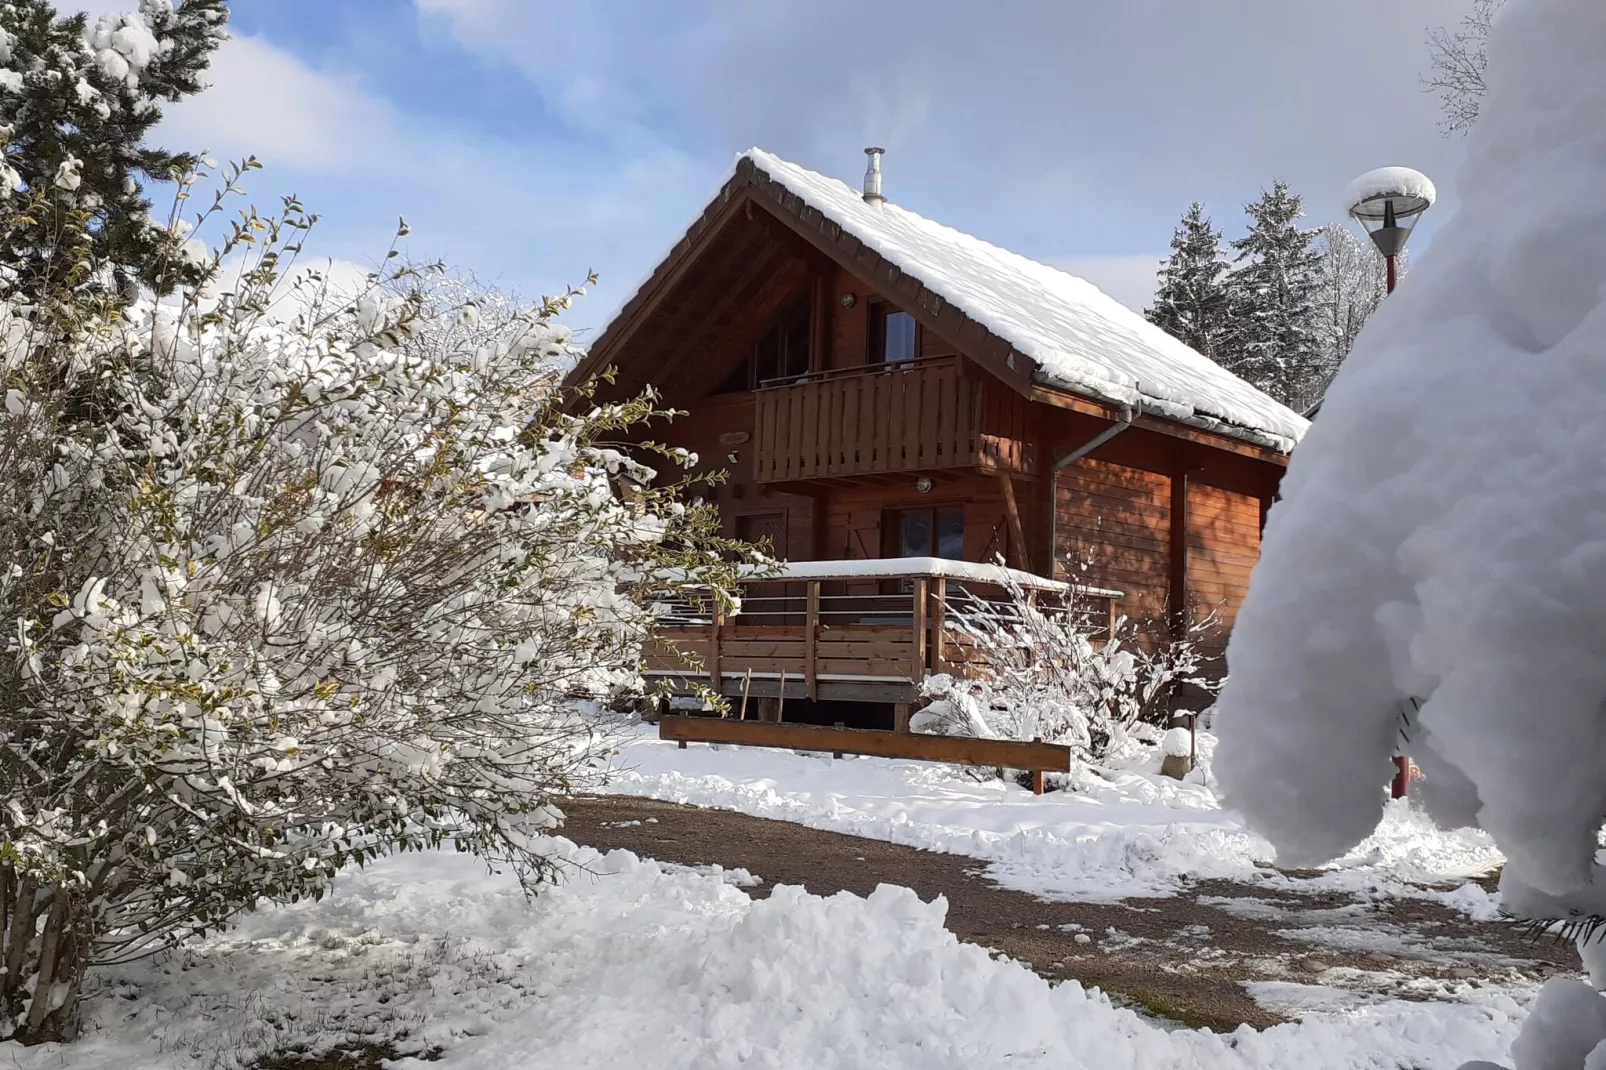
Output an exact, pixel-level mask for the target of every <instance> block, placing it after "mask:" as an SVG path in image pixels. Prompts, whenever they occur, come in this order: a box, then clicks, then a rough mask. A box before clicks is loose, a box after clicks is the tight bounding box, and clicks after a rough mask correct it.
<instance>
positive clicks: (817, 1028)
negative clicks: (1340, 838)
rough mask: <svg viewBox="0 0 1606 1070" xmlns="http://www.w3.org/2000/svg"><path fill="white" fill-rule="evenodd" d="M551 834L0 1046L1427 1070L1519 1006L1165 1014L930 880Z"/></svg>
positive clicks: (439, 862)
mask: <svg viewBox="0 0 1606 1070" xmlns="http://www.w3.org/2000/svg"><path fill="white" fill-rule="evenodd" d="M551 846H552V848H553V849H554V850H555V851H557V852H558V853H559V854H560V855H562V856H563V857H564V858H566V859H567V860H568V862H569V863H570V864H571V866H573V867H576V868H575V870H574V872H575V875H574V877H573V878H572V879H571V880H570V881H568V882H567V883H566V884H564V885H562V886H560V887H557V888H554V889H551V890H549V891H548V892H546V893H544V894H543V895H541V896H540V897H539V898H538V899H536V900H535V901H534V902H533V903H532V902H527V901H526V900H525V899H524V898H523V896H522V895H521V894H520V891H519V888H518V884H517V882H516V881H515V880H514V879H513V878H512V877H511V876H510V875H499V874H487V872H486V871H485V868H484V866H483V865H482V864H481V863H479V862H477V861H475V860H474V859H472V858H469V857H467V856H462V855H453V854H447V853H438V852H425V853H415V854H409V855H402V856H398V857H393V858H387V859H384V860H381V861H380V862H378V863H375V864H373V865H371V866H369V867H368V868H366V869H364V870H361V871H348V872H346V873H343V874H342V875H341V877H340V878H339V879H338V880H337V881H336V883H335V885H334V888H333V891H332V893H331V894H330V895H329V896H328V897H327V898H325V899H324V900H323V901H321V902H316V903H313V902H308V903H303V904H300V905H298V906H294V907H287V908H283V909H278V910H273V911H269V912H265V913H263V914H260V915H257V916H255V917H252V918H250V919H248V920H247V921H246V923H245V924H244V925H242V926H241V927H240V928H239V929H238V930H235V931H234V932H232V933H230V934H227V935H225V936H219V937H212V938H209V939H206V940H201V941H196V942H194V943H193V944H192V945H191V947H190V948H189V949H188V950H187V952H186V955H185V958H184V961H183V962H174V963H171V964H168V965H166V966H163V965H159V964H154V963H138V964H135V965H131V966H128V967H124V968H122V969H120V970H119V971H117V975H116V976H115V978H114V979H113V980H114V983H113V984H112V985H111V986H110V987H109V988H107V989H106V990H104V991H102V992H100V993H99V994H97V995H96V996H94V997H93V998H92V1000H91V1003H90V1008H89V1010H90V1014H91V1023H90V1028H89V1029H88V1030H86V1034H85V1037H84V1039H82V1040H80V1041H77V1042H75V1043H73V1044H71V1045H66V1046H57V1045H44V1046H41V1047H38V1048H19V1047H16V1046H7V1047H6V1049H5V1054H6V1055H7V1056H9V1057H10V1064H14V1065H15V1066H16V1067H17V1068H18V1070H45V1068H47V1067H48V1068H55V1067H61V1066H68V1065H70V1066H72V1067H74V1070H124V1068H126V1067H129V1066H163V1067H172V1068H173V1070H201V1068H202V1067H222V1066H242V1065H251V1064H252V1063H253V1062H254V1061H255V1060H256V1059H257V1058H259V1057H260V1056H261V1055H262V1054H265V1053H268V1052H279V1053H283V1052H285V1051H289V1050H292V1049H293V1048H298V1049H300V1050H304V1051H306V1052H309V1053H322V1052H326V1051H328V1050H329V1048H330V1047H331V1046H332V1045H333V1044H335V1043H337V1042H350V1041H352V1040H362V1041H366V1042H369V1043H384V1044H390V1045H392V1046H393V1047H394V1048H396V1049H397V1050H399V1051H401V1052H403V1053H404V1057H403V1058H401V1059H399V1060H396V1061H394V1062H392V1063H388V1064H387V1065H391V1066H395V1067H396V1068H397V1070H426V1068H439V1070H454V1068H459V1067H463V1068H467V1067H473V1068H481V1067H497V1068H500V1070H537V1068H540V1070H546V1068H548V1067H563V1068H564V1070H602V1068H608V1070H613V1068H615V1067H621V1066H630V1067H639V1068H640V1070H692V1068H697V1070H702V1068H721V1067H730V1068H734V1067H768V1068H775V1070H780V1068H783V1067H808V1068H810V1070H860V1068H868V1067H875V1068H876V1070H962V1068H963V1070H969V1068H973V1067H993V1066H1009V1067H1019V1068H1021V1070H1138V1068H1142V1070H1149V1068H1153V1067H1189V1068H1191V1070H1253V1068H1263V1067H1285V1066H1286V1067H1293V1066H1298V1067H1302V1068H1308V1070H1351V1068H1354V1070H1361V1068H1373V1067H1377V1066H1381V1065H1383V1062H1380V1061H1379V1059H1380V1053H1386V1055H1387V1061H1388V1065H1395V1063H1396V1061H1398V1064H1399V1065H1409V1066H1414V1067H1420V1068H1422V1070H1449V1068H1451V1067H1453V1066H1455V1065H1457V1064H1458V1063H1459V1062H1461V1061H1462V1060H1465V1059H1468V1058H1489V1057H1494V1056H1498V1055H1500V1054H1501V1053H1502V1052H1503V1051H1504V1049H1505V1048H1506V1046H1507V1045H1508V1044H1509V1043H1510V1040H1511V1037H1512V1036H1513V1035H1514V1034H1515V1032H1516V1024H1515V1023H1516V1021H1517V1020H1518V1019H1519V1018H1520V1016H1521V1014H1522V1008H1521V1007H1520V1006H1519V1005H1518V1004H1517V1003H1516V1002H1515V1001H1513V1000H1512V999H1511V998H1510V997H1508V996H1504V995H1498V994H1479V995H1475V996H1474V997H1473V998H1472V1001H1471V1002H1468V1003H1455V1004H1427V1003H1417V1002H1410V1003H1407V1002H1384V1003H1379V1004H1376V1005H1371V1006H1365V1007H1355V1008H1342V1009H1336V1010H1335V1012H1333V1013H1330V1014H1329V1013H1324V1012H1323V1011H1321V1010H1320V1009H1318V1010H1316V1011H1314V1012H1312V1013H1311V1014H1310V1015H1309V1016H1307V1018H1306V1020H1304V1021H1301V1022H1299V1023H1297V1024H1291V1025H1283V1026H1278V1027H1275V1028H1273V1029H1269V1030H1266V1031H1264V1032H1255V1031H1253V1030H1250V1029H1247V1028H1245V1029H1240V1030H1238V1031H1237V1032H1236V1033H1233V1034H1217V1033H1210V1032H1205V1031H1195V1030H1189V1029H1178V1028H1168V1027H1167V1026H1166V1025H1163V1024H1160V1023H1156V1022H1153V1021H1151V1020H1148V1019H1145V1018H1142V1017H1140V1016H1139V1015H1137V1014H1135V1013H1133V1012H1132V1011H1130V1010H1125V1009H1122V1008H1119V1007H1116V1006H1114V1005H1112V1003H1111V1001H1110V1000H1109V999H1108V998H1107V997H1106V996H1105V995H1104V994H1102V993H1100V992H1098V991H1096V990H1091V991H1090V990H1086V989H1083V988H1082V987H1081V986H1080V985H1078V984H1076V983H1074V982H1067V983H1064V984H1057V985H1051V984H1049V983H1048V982H1047V981H1045V980H1044V979H1042V978H1040V977H1038V976H1036V975H1035V974H1033V973H1032V972H1031V971H1030V970H1028V969H1026V968H1025V967H1024V966H1022V965H1020V964H1018V963H1015V962H1013V961H1009V960H1006V959H995V958H993V957H992V956H991V955H990V954H989V953H988V952H987V950H986V949H984V948H981V947H978V946H975V945H971V944H962V943H960V942H959V941H958V940H957V939H956V938H955V937H954V935H953V934H952V933H950V932H948V931H947V930H946V929H945V928H944V927H943V920H944V916H945V913H946V904H945V903H944V902H943V901H942V900H940V899H939V900H936V901H934V902H930V903H924V902H921V901H920V900H919V899H918V898H917V897H916V896H915V895H914V893H913V892H911V891H909V890H908V889H905V888H896V887H892V886H888V885H883V886H881V887H879V888H878V889H876V891H875V892H874V893H872V894H871V895H870V896H869V897H867V898H859V897H857V896H853V895H849V894H847V893H842V894H839V895H836V896H833V897H831V898H821V897H819V896H814V895H810V894H808V893H807V892H805V891H803V890H801V889H798V888H790V887H784V886H783V887H778V888H776V889H775V890H774V893H773V894H772V895H771V896H770V898H768V899H764V900H757V901H752V900H749V899H748V897H747V896H746V895H744V894H743V893H741V892H739V891H736V890H735V889H733V888H731V887H730V886H729V885H728V884H726V883H725V882H724V881H723V880H722V879H721V878H720V876H719V875H717V874H709V875H701V874H696V873H690V872H686V871H683V870H676V869H673V868H668V867H663V866H660V865H659V864H657V863H655V862H651V861H647V860H643V859H639V858H637V857H636V856H635V855H632V854H629V853H628V852H624V851H614V852H610V853H608V854H606V855H600V854H598V853H597V852H595V851H591V850H589V849H586V848H579V847H576V846H574V845H573V844H569V843H568V842H567V841H563V840H555V841H553V842H552V844H551ZM426 1055H433V1056H438V1059H437V1060H436V1061H424V1059H423V1056H426ZM406 1056H411V1057H406ZM10 1064H8V1065H10Z"/></svg>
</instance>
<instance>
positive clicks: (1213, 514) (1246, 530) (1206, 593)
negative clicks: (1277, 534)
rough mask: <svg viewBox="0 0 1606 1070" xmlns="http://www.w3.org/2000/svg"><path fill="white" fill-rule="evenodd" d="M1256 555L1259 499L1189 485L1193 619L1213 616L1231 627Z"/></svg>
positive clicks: (1191, 607) (1190, 596)
mask: <svg viewBox="0 0 1606 1070" xmlns="http://www.w3.org/2000/svg"><path fill="white" fill-rule="evenodd" d="M1259 556H1260V500H1259V499H1258V498H1252V497H1250V496H1249V495H1247V494H1237V493H1234V492H1233V491H1230V490H1222V489H1220V488H1219V487H1212V486H1207V485H1205V484H1202V483H1198V482H1191V483H1190V484H1189V486H1188V600H1189V602H1191V603H1192V604H1191V606H1190V607H1189V608H1190V611H1191V612H1192V613H1193V614H1194V616H1195V617H1199V616H1202V615H1203V614H1207V613H1210V612H1215V613H1216V614H1217V615H1218V616H1219V617H1220V618H1221V622H1222V623H1223V624H1225V625H1227V626H1229V627H1230V626H1231V625H1232V623H1233V621H1234V620H1236V619H1237V616H1238V606H1239V605H1240V604H1242V602H1243V600H1244V595H1246V594H1248V593H1249V573H1250V570H1252V569H1253V568H1254V567H1255V562H1256V560H1258V559H1259Z"/></svg>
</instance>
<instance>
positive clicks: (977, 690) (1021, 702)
mask: <svg viewBox="0 0 1606 1070" xmlns="http://www.w3.org/2000/svg"><path fill="white" fill-rule="evenodd" d="M1000 589H1001V591H1002V598H998V599H992V598H981V597H975V596H973V595H970V594H968V593H966V592H965V591H964V589H963V586H962V585H953V587H951V588H950V591H951V593H950V595H949V597H948V599H947V606H946V609H945V614H946V619H947V622H948V625H949V627H951V628H952V629H953V630H954V631H956V632H957V633H959V635H960V636H962V637H963V639H964V640H965V641H966V642H967V643H968V644H969V645H971V646H973V647H974V649H975V652H976V654H977V655H979V656H980V657H981V658H982V659H984V660H985V661H986V663H987V666H988V671H987V673H986V675H985V676H982V677H980V678H977V679H972V680H956V679H954V678H953V677H952V676H949V675H947V674H942V675H938V676H932V677H928V678H927V679H926V680H925V681H924V682H923V684H922V685H921V694H922V697H924V698H926V699H927V700H929V701H928V704H927V705H926V706H925V707H924V708H923V709H922V710H920V711H919V712H918V713H916V714H915V716H914V717H913V718H911V720H910V728H911V729H912V730H914V731H917V732H929V733H933V734H938V735H959V736H978V737H981V738H984V739H1022V740H1024V739H1042V740H1045V741H1047V742H1051V743H1063V744H1066V745H1067V746H1069V747H1071V749H1072V750H1073V751H1074V752H1075V753H1076V755H1077V756H1078V757H1079V758H1080V759H1081V760H1083V761H1087V762H1098V761H1100V760H1102V759H1103V758H1104V757H1105V756H1106V755H1108V754H1109V753H1110V751H1111V749H1112V748H1114V747H1117V746H1119V745H1120V744H1121V743H1122V742H1123V741H1124V740H1125V738H1126V735H1127V732H1128V731H1129V730H1130V729H1131V728H1132V726H1133V725H1135V724H1138V723H1139V722H1144V721H1147V722H1150V723H1159V722H1160V721H1162V720H1164V719H1165V718H1164V716H1163V715H1164V712H1165V704H1166V701H1167V699H1169V698H1170V696H1171V694H1172V692H1173V690H1174V689H1175V687H1176V686H1177V685H1179V684H1195V685H1198V686H1200V687H1201V688H1204V689H1205V690H1207V691H1213V690H1214V689H1215V685H1214V684H1213V683H1212V682H1211V681H1209V680H1208V679H1206V678H1205V676H1204V657H1203V655H1202V654H1201V651H1200V646H1199V642H1198V640H1199V639H1201V638H1202V637H1203V635H1204V633H1206V632H1208V631H1209V630H1211V629H1212V628H1213V627H1214V621H1213V620H1206V621H1203V622H1201V623H1199V624H1198V625H1196V626H1195V627H1194V628H1193V629H1192V630H1190V632H1189V634H1188V636H1186V637H1185V638H1183V639H1181V640H1178V641H1169V642H1168V641H1159V642H1153V641H1151V642H1148V643H1145V644H1142V645H1140V644H1139V643H1138V642H1137V638H1138V637H1137V634H1136V629H1135V628H1133V627H1131V626H1129V625H1128V624H1127V622H1126V621H1125V620H1122V621H1120V622H1118V623H1117V624H1116V626H1115V632H1114V634H1113V635H1105V634H1104V633H1105V632H1106V631H1107V630H1108V629H1107V627H1106V625H1105V621H1106V620H1107V617H1106V616H1105V613H1104V605H1103V603H1102V602H1099V601H1097V600H1095V599H1093V598H1091V597H1089V596H1088V595H1086V594H1085V593H1083V592H1080V591H1078V590H1077V589H1076V588H1070V589H1068V590H1067V591H1066V592H1065V593H1064V594H1063V595H1059V594H1056V593H1050V594H1046V595H1045V594H1044V593H1043V592H1034V591H1028V590H1026V589H1024V588H1023V587H1021V585H1020V584H1019V583H1018V582H1017V581H1016V580H1015V579H1014V577H1013V576H1011V575H1009V574H1008V573H1007V572H1005V573H1004V574H1003V579H1002V580H1001V581H1000Z"/></svg>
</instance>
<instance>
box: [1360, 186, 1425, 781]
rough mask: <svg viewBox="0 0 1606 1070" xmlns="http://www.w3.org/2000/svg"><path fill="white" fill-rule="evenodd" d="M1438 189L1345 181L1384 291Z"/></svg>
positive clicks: (1407, 764)
mask: <svg viewBox="0 0 1606 1070" xmlns="http://www.w3.org/2000/svg"><path fill="white" fill-rule="evenodd" d="M1437 197H1438V191H1436V190H1435V189H1434V188H1433V183H1432V182H1431V181H1429V180H1428V176H1427V175H1424V174H1423V173H1422V172H1421V171H1413V170H1411V169H1410V168H1409V167H1380V168H1378V169H1377V170H1376V171H1368V172H1366V174H1364V175H1362V176H1361V177H1360V178H1357V179H1356V180H1355V181H1354V182H1351V183H1350V184H1349V193H1348V195H1347V197H1346V200H1347V202H1348V204H1349V216H1350V218H1351V219H1353V220H1355V221H1356V222H1357V223H1359V224H1360V225H1361V227H1362V228H1363V229H1364V230H1365V231H1366V233H1367V234H1368V235H1369V236H1370V237H1371V239H1372V244H1373V245H1375V246H1377V251H1378V252H1380V253H1382V254H1383V259H1384V260H1385V261H1386V262H1387V263H1388V292H1389V293H1393V292H1394V284H1395V283H1396V282H1397V281H1398V279H1399V272H1398V268H1397V264H1398V259H1399V255H1400V254H1401V253H1403V252H1404V251H1405V243H1406V242H1407V241H1408V240H1409V239H1410V237H1411V231H1412V230H1414V229H1415V228H1416V224H1417V222H1418V221H1419V220H1421V218H1422V214H1423V213H1424V212H1426V211H1427V210H1428V209H1429V208H1432V207H1433V202H1434V200H1435V199H1436V198H1437ZM1410 789H1411V759H1410V758H1408V757H1406V756H1405V755H1403V754H1401V755H1396V756H1395V758H1394V784H1393V785H1392V787H1391V788H1390V792H1389V793H1390V794H1391V795H1393V797H1394V798H1396V799H1403V798H1405V795H1406V792H1408V791H1410Z"/></svg>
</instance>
